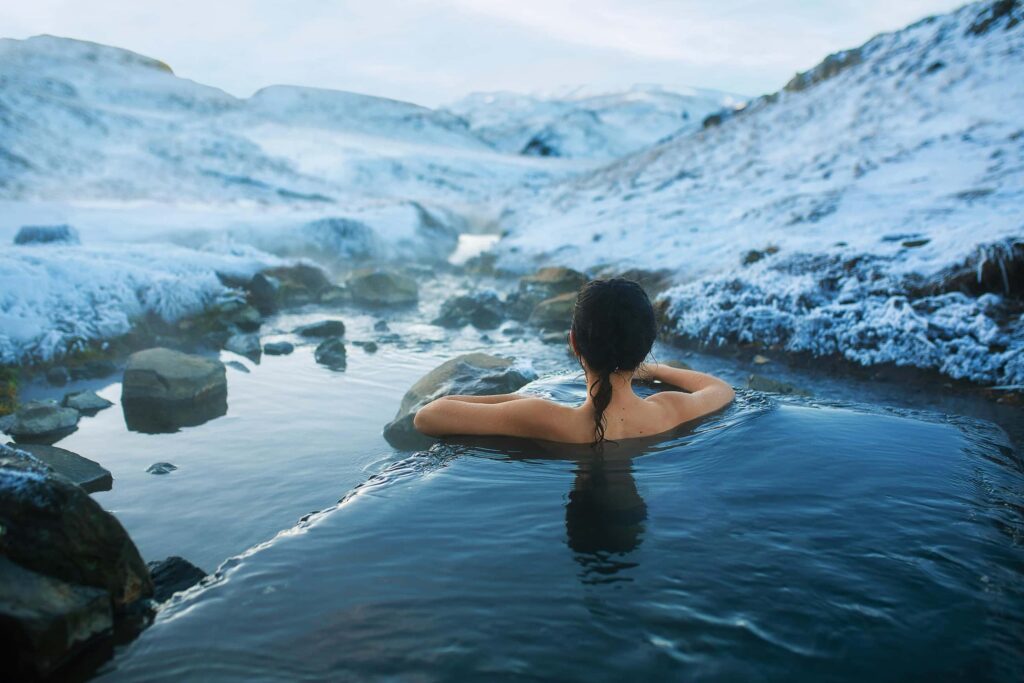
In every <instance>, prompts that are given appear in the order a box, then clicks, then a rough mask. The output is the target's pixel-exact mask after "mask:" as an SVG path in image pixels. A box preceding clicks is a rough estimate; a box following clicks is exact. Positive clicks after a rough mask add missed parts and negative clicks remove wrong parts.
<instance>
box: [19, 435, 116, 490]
mask: <svg viewBox="0 0 1024 683" xmlns="http://www.w3.org/2000/svg"><path fill="white" fill-rule="evenodd" d="M9 445H12V446H14V448H17V449H18V450H19V451H23V452H25V453H29V454H31V455H32V456H33V457H35V458H37V459H38V460H40V461H42V462H43V463H45V464H46V465H48V466H49V467H50V468H51V469H52V470H53V471H54V472H56V473H57V474H60V475H61V476H64V477H66V478H68V479H70V480H71V481H73V482H74V483H76V484H78V485H79V486H81V487H82V488H83V489H85V490H86V491H88V492H89V493H95V492H97V491H109V490H110V489H111V488H113V486H114V478H113V477H112V476H111V474H110V472H109V471H107V470H105V469H104V468H103V467H102V466H100V464H99V463H98V462H96V461H95V460H90V459H89V458H84V457H82V456H81V455H78V454H77V453H72V452H71V451H68V450H65V449H63V448H57V447H56V446H47V445H44V444H17V445H14V444H9Z"/></svg>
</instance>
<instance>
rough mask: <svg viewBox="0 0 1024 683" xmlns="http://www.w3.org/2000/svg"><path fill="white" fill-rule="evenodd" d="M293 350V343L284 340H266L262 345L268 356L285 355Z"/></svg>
mask: <svg viewBox="0 0 1024 683" xmlns="http://www.w3.org/2000/svg"><path fill="white" fill-rule="evenodd" d="M294 350H295V345H294V344H292V343H291V342H286V341H279V342H267V343H266V344H264V345H263V353H265V354H267V355H268V356H287V355H288V354H289V353H291V352H292V351H294Z"/></svg>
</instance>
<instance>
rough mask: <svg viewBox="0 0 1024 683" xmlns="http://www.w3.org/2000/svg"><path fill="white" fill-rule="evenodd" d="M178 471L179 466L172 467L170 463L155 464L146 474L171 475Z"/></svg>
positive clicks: (148, 468) (147, 469)
mask: <svg viewBox="0 0 1024 683" xmlns="http://www.w3.org/2000/svg"><path fill="white" fill-rule="evenodd" d="M176 469H178V466H177V465H172V464H171V463H169V462H155V463H153V464H152V465H150V466H149V467H147V468H146V472H147V473H149V474H170V473H171V472H173V471H174V470H176Z"/></svg>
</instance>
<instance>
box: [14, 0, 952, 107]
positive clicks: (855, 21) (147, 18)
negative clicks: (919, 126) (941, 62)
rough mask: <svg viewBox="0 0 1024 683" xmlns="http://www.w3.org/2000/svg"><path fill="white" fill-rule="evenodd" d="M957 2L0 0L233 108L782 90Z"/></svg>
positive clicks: (47, 27)
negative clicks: (318, 95) (272, 94)
mask: <svg viewBox="0 0 1024 683" xmlns="http://www.w3.org/2000/svg"><path fill="white" fill-rule="evenodd" d="M961 4H963V2H962V0H895V1H894V0H835V1H832V2H829V1H826V0H819V1H813V0H773V1H770V0H676V1H674V2H666V1H664V0H359V1H350V0H174V1H173V2H167V1H166V0H160V1H159V2H155V1H153V0H130V1H129V0H2V2H0V37H7V38H27V37H29V36H33V35H38V34H40V33H49V34H53V35H58V36H65V37H70V38H79V39H83V40H91V41H95V42H98V43H104V44H107V45H114V46H117V47H123V48H127V49H130V50H134V51H135V52H139V53H142V54H144V55H147V56H150V57H155V58H157V59H160V60H161V61H164V62H166V63H167V64H169V65H170V66H171V67H172V68H173V69H174V71H175V73H176V74H178V75H179V76H182V77H185V78H191V79H193V80H196V81H199V82H201V83H205V84H207V85H213V86H217V87H219V88H222V89H224V90H227V91H228V92H230V93H232V94H234V95H237V96H243V97H244V96H248V95H250V94H252V93H253V92H255V91H256V90H258V89H259V88H261V87H264V86H267V85H273V84H281V83H287V84H292V85H306V86H315V87H323V88H334V89H339V90H350V91H354V92H361V93H366V94H371V95H379V96H384V97H392V98H395V99H401V100H408V101H412V102H416V103H419V104H423V105H427V106H437V105H440V104H444V103H447V102H451V101H454V100H456V99H458V98H459V97H461V96H463V95H465V94H467V93H470V92H477V91H494V90H510V91H516V92H539V93H544V92H557V91H561V90H564V89H565V88H567V87H572V86H577V85H585V86H588V87H589V88H591V89H594V90H602V91H605V90H616V89H621V88H626V87H628V86H630V85H632V84H635V83H643V84H660V85H664V86H667V87H682V86H697V87H705V88H715V89H719V90H724V91H727V92H733V93H737V94H742V95H759V94H763V93H766V92H773V91H775V90H778V89H779V88H780V87H781V86H782V85H784V84H785V83H786V81H788V80H789V79H790V78H791V77H792V76H793V74H794V73H796V72H797V71H803V70H806V69H808V68H810V67H812V66H814V65H815V64H816V63H818V62H819V61H821V59H822V58H823V57H824V56H825V55H827V54H829V53H831V52H835V51H837V50H840V49H844V48H848V47H854V46H857V45H860V44H861V43H863V42H865V41H866V40H868V39H869V38H871V37H872V36H873V35H875V34H877V33H880V32H883V31H890V30H895V29H898V28H901V27H902V26H905V25H906V24H909V23H911V22H913V21H916V20H917V19H920V18H922V17H925V16H927V15H929V14H936V13H941V12H946V11H949V10H951V9H954V8H955V7H957V6H959V5H961Z"/></svg>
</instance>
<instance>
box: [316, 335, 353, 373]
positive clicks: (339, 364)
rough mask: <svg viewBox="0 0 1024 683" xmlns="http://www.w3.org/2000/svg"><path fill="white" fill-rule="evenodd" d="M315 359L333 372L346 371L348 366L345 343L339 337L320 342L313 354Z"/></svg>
mask: <svg viewBox="0 0 1024 683" xmlns="http://www.w3.org/2000/svg"><path fill="white" fill-rule="evenodd" d="M313 357H314V358H315V359H316V362H317V363H320V365H326V366H327V367H329V368H330V369H332V370H344V369H345V366H346V365H347V364H348V358H347V353H346V351H345V343H344V342H342V341H341V340H340V339H338V338H337V337H332V338H330V339H327V340H325V341H322V342H320V345H319V346H317V347H316V351H314V352H313Z"/></svg>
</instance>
